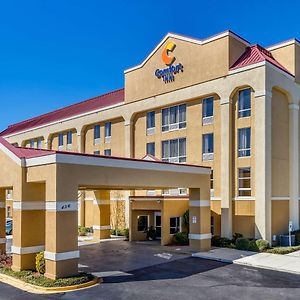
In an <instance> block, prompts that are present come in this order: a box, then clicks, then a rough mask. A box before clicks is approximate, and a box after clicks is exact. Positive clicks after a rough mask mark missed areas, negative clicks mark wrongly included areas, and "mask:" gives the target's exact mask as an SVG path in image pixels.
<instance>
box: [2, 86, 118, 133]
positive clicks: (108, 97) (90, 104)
mask: <svg viewBox="0 0 300 300" xmlns="http://www.w3.org/2000/svg"><path fill="white" fill-rule="evenodd" d="M123 101H124V88H122V89H119V90H115V91H112V92H110V93H107V94H104V95H101V96H97V97H95V98H91V99H88V100H85V101H81V102H79V103H75V104H72V105H69V106H66V107H64V108H61V109H58V110H55V111H52V112H49V113H46V114H43V115H40V116H37V117H34V118H31V119H28V120H25V121H22V122H20V123H16V124H13V125H10V126H8V128H7V129H5V130H4V131H2V132H1V133H0V136H7V135H10V134H13V133H17V132H22V131H25V130H28V129H31V128H35V127H38V126H42V125H47V124H50V123H53V122H55V121H60V120H64V119H67V118H70V117H73V116H77V115H80V114H84V113H88V112H92V111H95V110H98V109H101V108H105V107H107V106H111V105H115V104H118V103H122V102H123Z"/></svg>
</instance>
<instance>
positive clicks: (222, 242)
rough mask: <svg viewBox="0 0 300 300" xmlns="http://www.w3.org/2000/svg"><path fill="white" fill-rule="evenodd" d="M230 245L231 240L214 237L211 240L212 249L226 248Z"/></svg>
mask: <svg viewBox="0 0 300 300" xmlns="http://www.w3.org/2000/svg"><path fill="white" fill-rule="evenodd" d="M230 244H231V240H230V239H228V238H225V237H220V236H218V235H215V236H213V237H212V239H211V245H212V246H213V247H228V246H230Z"/></svg>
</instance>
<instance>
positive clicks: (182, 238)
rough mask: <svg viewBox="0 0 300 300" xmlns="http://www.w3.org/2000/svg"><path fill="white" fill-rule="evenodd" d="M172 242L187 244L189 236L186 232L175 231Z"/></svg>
mask: <svg viewBox="0 0 300 300" xmlns="http://www.w3.org/2000/svg"><path fill="white" fill-rule="evenodd" d="M173 243H174V244H177V245H188V244H189V236H188V234H187V233H186V232H177V233H175V234H174V235H173Z"/></svg>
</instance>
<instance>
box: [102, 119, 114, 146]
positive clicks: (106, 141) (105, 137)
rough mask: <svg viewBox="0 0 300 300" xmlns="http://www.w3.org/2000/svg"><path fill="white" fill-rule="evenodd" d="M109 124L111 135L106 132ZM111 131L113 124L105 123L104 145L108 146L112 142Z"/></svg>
mask: <svg viewBox="0 0 300 300" xmlns="http://www.w3.org/2000/svg"><path fill="white" fill-rule="evenodd" d="M108 124H109V132H110V135H107V132H106V128H107V127H106V126H107V125H108ZM111 130H112V123H111V122H105V124H104V143H105V144H108V143H110V142H111Z"/></svg>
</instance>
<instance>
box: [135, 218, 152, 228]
mask: <svg viewBox="0 0 300 300" xmlns="http://www.w3.org/2000/svg"><path fill="white" fill-rule="evenodd" d="M148 218H149V216H138V219H137V220H138V231H146V230H147V229H148V227H149V224H148Z"/></svg>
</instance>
